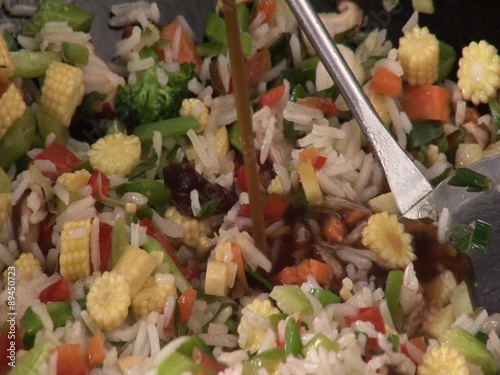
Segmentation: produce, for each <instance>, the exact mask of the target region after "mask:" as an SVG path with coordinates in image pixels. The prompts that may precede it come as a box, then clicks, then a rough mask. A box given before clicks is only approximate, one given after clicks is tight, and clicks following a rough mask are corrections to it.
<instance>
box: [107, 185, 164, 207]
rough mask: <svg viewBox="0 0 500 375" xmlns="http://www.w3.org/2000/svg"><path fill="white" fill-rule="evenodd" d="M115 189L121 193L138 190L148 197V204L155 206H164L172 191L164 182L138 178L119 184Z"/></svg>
mask: <svg viewBox="0 0 500 375" xmlns="http://www.w3.org/2000/svg"><path fill="white" fill-rule="evenodd" d="M115 191H116V192H117V193H118V194H119V195H123V194H125V193H130V192H137V193H140V194H142V195H144V196H145V197H147V198H148V204H151V205H153V206H163V205H165V204H167V203H168V202H169V201H170V199H171V197H172V192H171V191H170V189H167V188H166V187H165V185H164V184H163V182H160V181H155V180H146V179H144V180H137V181H129V182H125V183H123V184H121V185H118V186H117V187H116V188H115Z"/></svg>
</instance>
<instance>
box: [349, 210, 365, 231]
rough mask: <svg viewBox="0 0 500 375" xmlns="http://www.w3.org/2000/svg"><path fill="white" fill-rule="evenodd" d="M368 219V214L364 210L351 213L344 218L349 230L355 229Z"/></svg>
mask: <svg viewBox="0 0 500 375" xmlns="http://www.w3.org/2000/svg"><path fill="white" fill-rule="evenodd" d="M365 218H366V212H365V211H363V210H362V209H357V210H354V211H351V212H349V213H348V214H347V215H346V217H345V218H344V223H345V225H347V226H348V227H349V228H354V227H355V226H356V225H358V224H359V222H360V221H361V220H363V219H365Z"/></svg>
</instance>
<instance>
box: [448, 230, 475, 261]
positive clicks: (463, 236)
mask: <svg viewBox="0 0 500 375" xmlns="http://www.w3.org/2000/svg"><path fill="white" fill-rule="evenodd" d="M471 237H472V228H471V227H470V226H469V225H466V224H454V225H452V226H451V228H450V236H449V241H450V243H451V244H452V245H453V247H455V249H456V250H457V251H458V252H459V253H460V254H468V253H469V250H470V244H471Z"/></svg>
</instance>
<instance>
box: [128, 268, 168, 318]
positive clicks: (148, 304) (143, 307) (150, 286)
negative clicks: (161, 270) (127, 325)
mask: <svg viewBox="0 0 500 375" xmlns="http://www.w3.org/2000/svg"><path fill="white" fill-rule="evenodd" d="M170 296H173V297H175V298H177V291H176V289H175V285H173V284H156V282H155V278H154V277H149V278H148V279H147V280H146V283H145V284H144V285H143V287H142V288H141V289H140V290H139V291H138V292H137V294H136V295H135V296H134V297H133V298H132V311H133V312H134V315H135V317H136V318H137V319H140V318H142V317H143V316H145V315H148V314H149V313H151V312H153V311H157V312H162V311H163V309H164V307H165V303H166V302H167V298H168V297H170Z"/></svg>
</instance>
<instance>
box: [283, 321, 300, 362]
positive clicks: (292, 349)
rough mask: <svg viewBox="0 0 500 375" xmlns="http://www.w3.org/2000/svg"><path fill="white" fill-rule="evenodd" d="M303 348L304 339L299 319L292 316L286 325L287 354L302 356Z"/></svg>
mask: <svg viewBox="0 0 500 375" xmlns="http://www.w3.org/2000/svg"><path fill="white" fill-rule="evenodd" d="M302 348H303V345H302V339H301V337H300V332H299V327H297V321H296V320H295V318H294V317H293V316H291V317H289V318H288V321H287V323H286V327H285V356H286V357H288V356H289V355H293V356H294V357H301V356H302Z"/></svg>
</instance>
